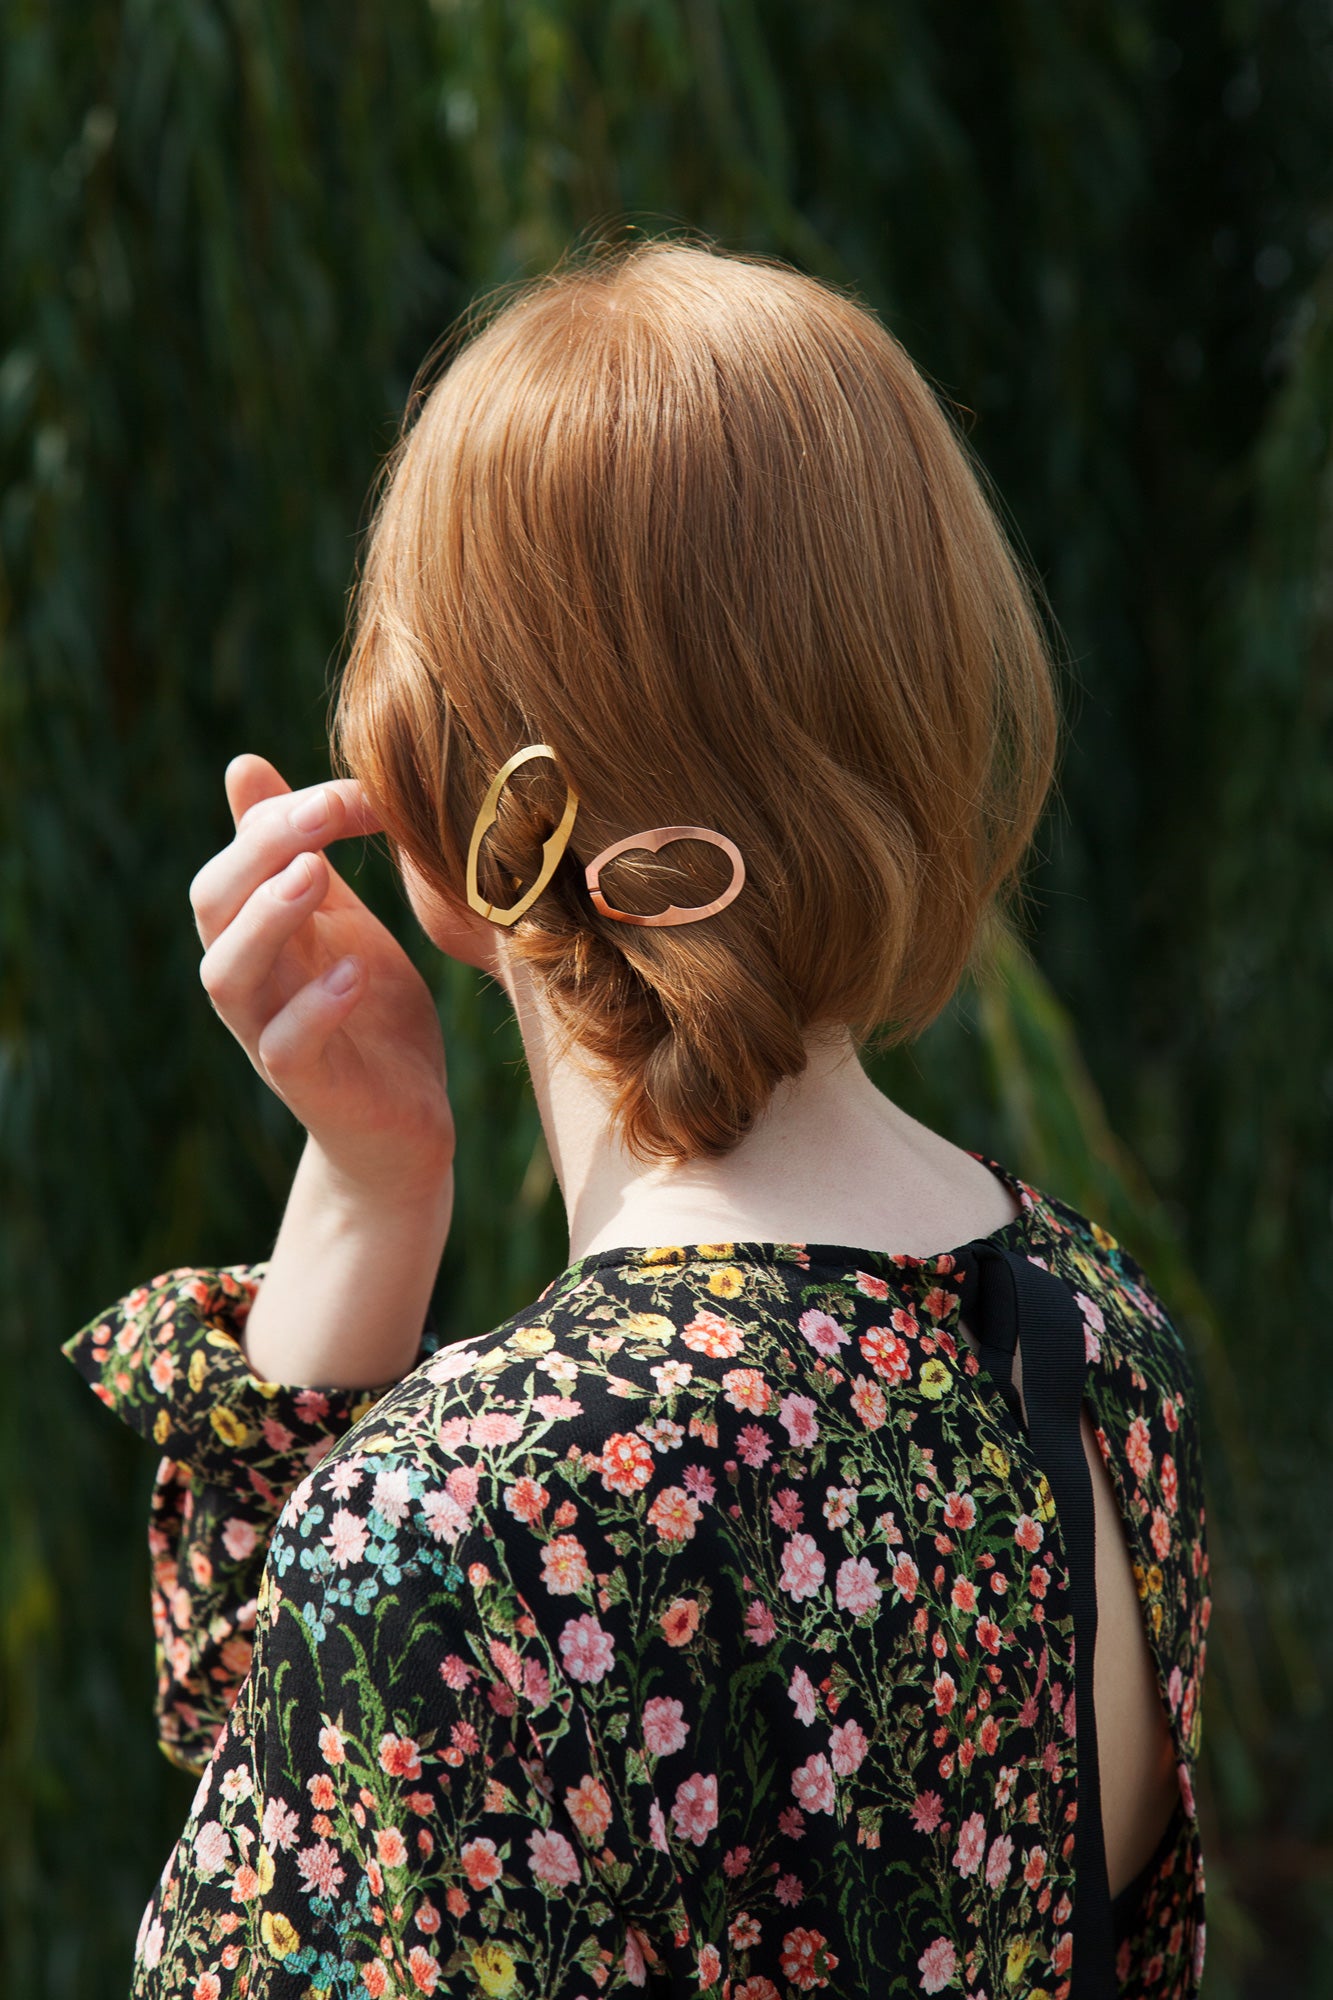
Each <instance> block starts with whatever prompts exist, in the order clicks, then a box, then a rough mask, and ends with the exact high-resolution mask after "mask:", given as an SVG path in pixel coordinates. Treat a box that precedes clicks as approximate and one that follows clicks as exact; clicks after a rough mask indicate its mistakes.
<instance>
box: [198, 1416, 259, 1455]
mask: <svg viewBox="0 0 1333 2000" xmlns="http://www.w3.org/2000/svg"><path fill="white" fill-rule="evenodd" d="M208 1420H209V1422H210V1423H211V1424H212V1426H213V1428H214V1430H215V1431H216V1432H217V1434H218V1436H219V1437H220V1438H221V1439H222V1442H223V1444H229V1445H230V1446H231V1447H232V1449H233V1451H240V1450H242V1449H243V1447H244V1446H245V1445H247V1444H251V1443H253V1441H254V1435H255V1434H254V1432H253V1431H252V1430H251V1429H250V1426H249V1425H248V1424H243V1423H242V1422H241V1420H240V1418H239V1417H238V1416H237V1414H236V1412H235V1411H234V1410H227V1409H218V1410H213V1411H211V1412H210V1414H209V1419H208Z"/></svg>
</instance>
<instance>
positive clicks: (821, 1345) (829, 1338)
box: [797, 1308, 851, 1356]
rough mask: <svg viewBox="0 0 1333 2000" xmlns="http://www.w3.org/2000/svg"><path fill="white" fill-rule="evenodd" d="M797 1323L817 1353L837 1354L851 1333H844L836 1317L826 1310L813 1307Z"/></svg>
mask: <svg viewBox="0 0 1333 2000" xmlns="http://www.w3.org/2000/svg"><path fill="white" fill-rule="evenodd" d="M797 1324H798V1325H799V1327H800V1329H801V1332H802V1333H803V1334H804V1335H805V1337H806V1339H807V1340H808V1341H809V1343H810V1345H811V1346H812V1347H813V1348H814V1350H815V1353H816V1354H823V1355H826V1356H827V1355H836V1354H837V1352H838V1349H839V1348H840V1347H845V1346H846V1345H847V1342H848V1341H849V1340H850V1339H851V1335H850V1334H848V1333H844V1332H843V1330H842V1328H841V1327H840V1326H839V1325H838V1322H837V1320H836V1319H832V1318H830V1316H829V1314H828V1313H826V1312H816V1311H815V1310H814V1309H813V1308H812V1309H811V1310H810V1311H809V1312H803V1313H802V1314H801V1317H800V1319H799V1320H798V1322H797Z"/></svg>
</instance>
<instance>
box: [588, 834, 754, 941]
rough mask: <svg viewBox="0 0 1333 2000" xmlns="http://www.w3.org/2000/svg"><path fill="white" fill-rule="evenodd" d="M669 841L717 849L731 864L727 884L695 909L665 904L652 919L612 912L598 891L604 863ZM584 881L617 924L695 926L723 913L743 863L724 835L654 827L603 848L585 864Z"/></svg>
mask: <svg viewBox="0 0 1333 2000" xmlns="http://www.w3.org/2000/svg"><path fill="white" fill-rule="evenodd" d="M673 840H706V841H707V842H708V845H709V846H710V847H720V848H721V849H722V852H723V853H724V854H725V855H726V856H727V857H728V859H729V860H730V862H731V880H730V882H728V884H727V886H726V888H725V889H724V890H723V891H722V894H721V895H720V896H716V897H714V899H713V901H712V902H711V903H700V904H698V906H697V907H694V908H690V909H681V907H680V906H679V904H677V903H668V905H667V907H666V909H664V910H660V911H659V912H658V914H657V915H656V916H655V917H638V916H635V915H634V913H633V912H632V911H630V910H613V909H612V908H611V905H610V904H609V903H608V902H607V900H606V897H605V896H604V895H603V894H602V891H601V886H600V885H601V874H602V870H603V868H605V867H606V865H607V863H608V862H610V861H614V860H615V859H616V857H617V855H620V854H628V853H629V851H630V849H631V848H634V847H646V848H647V849H648V850H649V852H650V853H652V854H656V853H658V852H659V850H660V849H661V848H663V847H666V846H667V845H669V843H670V842H671V841H673ZM584 880H585V881H586V882H587V885H588V894H589V895H590V896H591V897H592V900H593V903H594V904H595V906H596V907H597V908H598V909H599V910H600V911H601V913H602V915H603V916H604V917H614V918H615V920H616V922H617V923H618V924H697V923H698V921H699V919H700V917H711V916H713V915H715V914H716V912H717V911H718V910H725V909H726V907H727V904H728V903H734V902H735V900H736V898H737V896H739V895H740V892H741V889H742V887H743V885H744V882H745V862H744V859H743V858H742V855H741V851H740V849H739V847H737V845H736V843H735V841H734V840H728V839H727V836H726V835H725V833H714V832H713V830H712V828H711V827H707V826H654V827H650V828H649V829H648V831H647V832H646V833H631V834H630V835H629V836H628V837H627V838H626V839H625V840H614V841H612V843H611V845H610V847H604V848H603V849H602V851H601V853H600V854H599V855H598V856H597V858H596V859H595V860H594V861H590V862H589V863H588V867H587V870H586V872H585V875H584Z"/></svg>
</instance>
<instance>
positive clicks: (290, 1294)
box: [243, 1139, 453, 1389]
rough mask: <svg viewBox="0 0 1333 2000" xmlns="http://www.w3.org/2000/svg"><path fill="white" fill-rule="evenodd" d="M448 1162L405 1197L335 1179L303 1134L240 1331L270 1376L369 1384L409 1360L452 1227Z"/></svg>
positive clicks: (400, 1371)
mask: <svg viewBox="0 0 1333 2000" xmlns="http://www.w3.org/2000/svg"><path fill="white" fill-rule="evenodd" d="M452 1209H453V1168H452V1165H451V1164H450V1165H444V1164H442V1165H441V1169H440V1176H439V1181H438V1185H432V1186H427V1187H425V1188H423V1189H420V1190H419V1191H418V1192H416V1193H414V1194H413V1195H412V1196H411V1197H410V1198H409V1197H406V1196H402V1195H398V1196H393V1197H390V1196H387V1195H386V1196H385V1197H383V1198H380V1197H378V1196H367V1195H366V1194H364V1193H363V1192H359V1191H357V1190H354V1189H350V1188H348V1187H346V1186H345V1185H343V1184H341V1183H340V1182H339V1179H338V1177H337V1175H336V1174H335V1173H334V1172H333V1170H332V1169H331V1167H330V1166H329V1163H328V1161H327V1160H326V1159H325V1156H324V1155H323V1153H322V1152H321V1151H320V1148H319V1147H318V1145H317V1144H316V1142H315V1141H314V1140H313V1139H307V1141H306V1146H305V1151H304V1152H303V1154H302V1155H301V1160H300V1164H299V1166H298V1167H297V1170H296V1177H295V1179H294V1180H293V1182H292V1190H291V1194H290V1195H289V1196H288V1200H287V1208H286V1212H285V1213H284V1215H283V1218H282V1226H281V1228H280V1229H279V1231H278V1237H277V1241H276V1243H275V1244H274V1246H273V1252H272V1255H271V1257H270V1259H269V1268H268V1270H267V1272H266V1273H265V1275H264V1278H263V1280H262V1282H261V1284H260V1286H259V1290H258V1292H257V1294H256V1296H255V1301H254V1304H253V1306H252V1307H251V1308H250V1316H249V1318H248V1320H247V1321H246V1325H245V1329H244V1339H243V1345H244V1348H245V1354H246V1359H247V1361H248V1363H249V1365H250V1367H251V1369H252V1370H253V1371H254V1373H255V1374H256V1375H258V1376H260V1377H262V1378H263V1379H264V1380H265V1381H269V1382H287V1383H293V1384H308V1385H310V1386H320V1387H335V1386H336V1387H341V1388H348V1389H353V1388H373V1387H377V1386H378V1385H379V1384H381V1383H384V1382H390V1381H394V1380H397V1379H398V1378H400V1377H401V1376H403V1375H405V1374H406V1373H407V1372H408V1370H409V1369H410V1368H411V1366H412V1364H413V1362H414V1360H415V1358H416V1354H417V1349H418V1345H419V1342H420V1338H421V1329H422V1326H423V1324H424V1321H425V1318H426V1310H427V1307H428V1306H429V1304H430V1297H431V1291H432V1288H433V1286H434V1283H435V1276H436V1273H437V1271H438V1270H439V1265H440V1258H441V1255H442V1254H443V1251H444V1246H445V1242H446V1239H447V1238H448V1234H449V1221H450V1216H451V1213H452Z"/></svg>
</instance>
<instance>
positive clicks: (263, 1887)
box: [255, 1842, 276, 1896]
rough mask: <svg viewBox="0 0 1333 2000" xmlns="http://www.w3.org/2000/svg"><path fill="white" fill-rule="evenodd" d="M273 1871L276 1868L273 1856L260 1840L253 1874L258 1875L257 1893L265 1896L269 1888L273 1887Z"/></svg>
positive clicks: (274, 1871)
mask: <svg viewBox="0 0 1333 2000" xmlns="http://www.w3.org/2000/svg"><path fill="white" fill-rule="evenodd" d="M275 1873H276V1868H275V1865H274V1860H273V1856H272V1855H271V1854H270V1853H269V1851H268V1849H267V1848H266V1847H265V1846H264V1845H263V1844H262V1842H261V1844H260V1848H259V1858H258V1859H257V1861H256V1862H255V1874H256V1875H257V1876H258V1877H259V1893H260V1895H261V1896H267V1894H268V1892H269V1890H270V1889H271V1888H272V1887H273V1877H274V1874H275Z"/></svg>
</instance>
